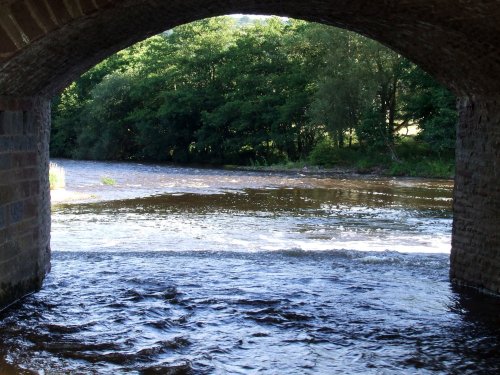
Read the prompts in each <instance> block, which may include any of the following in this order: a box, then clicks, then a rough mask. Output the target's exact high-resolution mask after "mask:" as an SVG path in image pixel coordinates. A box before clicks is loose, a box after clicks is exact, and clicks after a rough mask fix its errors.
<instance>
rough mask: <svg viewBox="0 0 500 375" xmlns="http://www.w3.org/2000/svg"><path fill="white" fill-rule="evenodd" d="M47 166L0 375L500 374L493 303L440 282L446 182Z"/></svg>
mask: <svg viewBox="0 0 500 375" xmlns="http://www.w3.org/2000/svg"><path fill="white" fill-rule="evenodd" d="M57 163H58V164H59V165H61V166H62V167H64V169H65V170H66V184H67V186H66V192H55V193H54V194H53V206H52V210H53V214H52V239H51V246H52V251H53V256H52V272H51V273H50V274H49V275H48V277H47V279H46V281H45V283H44V287H43V289H42V290H41V291H40V292H38V293H35V294H33V295H31V296H29V297H27V298H25V299H24V300H23V301H21V302H20V303H18V304H16V305H15V306H14V307H13V308H11V309H9V310H8V311H6V312H3V313H1V314H0V374H2V375H4V374H5V375H11V374H44V375H45V374H122V373H123V374H257V373H259V374H403V373H404V374H493V373H499V371H500V316H499V311H500V299H496V298H494V297H488V296H483V295H480V294H477V293H475V292H474V291H468V290H459V289H457V288H456V287H455V286H453V285H451V284H450V282H449V279H448V270H449V251H450V236H451V225H452V213H451V203H452V182H451V181H446V180H424V179H394V178H375V177H359V176H358V177H357V176H342V175H338V176H335V177H332V176H325V175H320V174H318V175H315V174H314V173H267V172H250V171H226V170H218V169H204V168H180V167H170V166H159V165H148V164H137V163H104V162H83V161H69V160H57ZM104 177H108V178H110V179H112V180H113V183H112V184H110V185H106V184H104V183H103V182H102V181H103V180H102V179H103V178H104Z"/></svg>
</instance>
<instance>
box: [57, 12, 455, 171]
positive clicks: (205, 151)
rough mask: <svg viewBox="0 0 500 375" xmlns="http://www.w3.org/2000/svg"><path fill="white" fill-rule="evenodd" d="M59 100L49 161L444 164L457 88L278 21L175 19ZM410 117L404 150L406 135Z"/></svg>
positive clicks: (377, 51)
mask: <svg viewBox="0 0 500 375" xmlns="http://www.w3.org/2000/svg"><path fill="white" fill-rule="evenodd" d="M53 107H54V111H53V113H54V118H53V125H52V141H51V153H52V156H60V157H61V156H62V157H70V158H84V159H110V160H111V159H112V160H147V161H172V162H181V163H193V162H198V163H199V162H201V163H218V164H222V163H223V164H250V163H252V164H269V163H279V162H287V161H298V160H309V161H310V162H313V163H316V164H323V165H333V164H335V163H339V162H342V161H345V160H348V159H349V158H351V159H352V158H354V159H356V158H357V159H359V156H360V155H363V157H365V158H367V157H368V158H369V159H370V160H374V158H373V155H377V158H378V160H379V161H382V162H383V161H387V162H391V161H392V162H397V163H399V164H401V163H403V161H405V162H406V161H407V160H409V159H411V158H412V157H416V156H418V157H420V158H433V159H436V158H444V159H447V160H451V159H452V155H453V148H454V138H455V137H454V133H455V123H456V112H455V105H454V98H453V96H452V95H451V94H450V93H449V92H447V91H446V90H445V89H443V88H442V87H441V86H439V84H437V83H436V82H435V81H434V80H433V79H432V78H431V77H430V76H428V75H427V74H426V73H424V72H423V71H422V70H420V69H419V68H417V67H416V66H415V65H413V64H411V63H410V62H408V61H407V60H405V59H404V58H402V57H401V56H399V55H398V54H396V53H394V52H392V51H390V50H388V49H387V48H385V47H383V46H381V45H380V44H378V43H376V42H374V41H372V40H369V39H366V38H364V37H362V36H359V35H357V34H354V33H351V32H348V31H344V30H340V29H335V28H332V27H327V26H323V25H318V24H312V23H306V22H302V21H296V20H283V19H280V18H269V19H267V20H264V21H258V22H250V23H244V24H241V23H238V22H237V21H236V20H235V19H234V18H231V17H220V18H212V19H207V20H202V21H198V22H194V23H191V24H187V25H184V26H180V27H177V28H175V29H174V30H172V31H169V32H166V33H164V34H161V35H158V36H155V37H153V38H150V39H148V40H145V41H143V42H141V43H138V44H136V45H134V46H132V47H130V48H128V49H126V50H123V51H121V52H119V53H118V54H116V55H114V56H112V57H110V58H108V59H107V60H105V61H103V62H102V63H100V64H99V65H97V66H96V67H94V68H93V69H91V70H90V71H89V72H87V73H86V74H84V75H83V76H82V77H81V78H80V79H79V80H78V81H76V82H74V83H73V84H71V85H70V86H69V87H68V88H67V89H66V90H65V91H64V92H63V93H62V94H61V95H60V96H59V97H57V98H56V99H55V100H54V105H53ZM415 126H418V129H420V132H419V133H418V135H417V136H414V137H411V147H410V146H409V145H410V143H409V142H408V139H410V138H409V137H405V136H404V135H402V134H403V133H404V132H402V130H404V129H408V128H411V127H413V128H414V127H415ZM408 148H410V150H409V151H408ZM346 150H348V151H346ZM413 151H415V153H416V154H418V155H411V154H412V153H413ZM353 155H354V156H353ZM356 155H358V156H356ZM377 158H375V159H377ZM408 158H409V159H408ZM403 159H404V160H403Z"/></svg>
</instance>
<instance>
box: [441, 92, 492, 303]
mask: <svg viewBox="0 0 500 375" xmlns="http://www.w3.org/2000/svg"><path fill="white" fill-rule="evenodd" d="M459 112H460V121H459V126H458V134H457V150H456V176H455V191H454V202H453V235H452V251H451V269H450V276H451V279H452V280H453V281H455V282H457V283H460V284H464V285H470V286H474V287H477V288H480V289H483V290H487V291H490V292H493V293H497V294H500V96H490V97H487V96H482V97H477V96H476V97H475V96H472V97H465V98H462V99H461V100H460V102H459Z"/></svg>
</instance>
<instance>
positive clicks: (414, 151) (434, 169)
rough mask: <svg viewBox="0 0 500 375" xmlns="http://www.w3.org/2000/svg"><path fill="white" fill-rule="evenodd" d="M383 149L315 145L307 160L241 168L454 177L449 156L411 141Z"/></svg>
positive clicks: (453, 162) (452, 165)
mask: <svg viewBox="0 0 500 375" xmlns="http://www.w3.org/2000/svg"><path fill="white" fill-rule="evenodd" d="M393 151H394V152H393V154H392V155H390V153H389V152H387V150H381V151H374V150H366V149H362V148H360V147H356V146H355V147H351V148H347V147H346V148H336V147H332V146H331V145H330V144H327V143H323V144H319V145H318V146H317V147H316V148H315V149H314V150H313V152H312V153H311V155H310V156H309V157H308V158H307V160H301V161H298V162H283V163H276V164H270V165H267V164H262V163H260V164H259V163H253V164H252V165H251V166H249V167H246V168H245V169H252V170H266V171H293V170H297V171H299V170H300V171H304V172H306V171H307V172H313V173H314V172H334V173H357V174H374V175H380V176H400V177H426V178H445V179H450V178H453V177H454V174H455V160H454V157H453V155H452V154H450V153H448V154H445V153H443V154H438V153H436V152H434V151H433V150H431V149H429V148H428V146H426V145H422V144H419V143H417V142H414V141H412V140H409V141H405V142H401V143H399V144H397V145H395V146H394V149H393Z"/></svg>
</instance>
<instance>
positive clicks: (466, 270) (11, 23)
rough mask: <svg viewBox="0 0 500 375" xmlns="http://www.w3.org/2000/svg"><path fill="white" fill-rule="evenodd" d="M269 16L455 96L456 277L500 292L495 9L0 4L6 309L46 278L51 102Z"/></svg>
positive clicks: (187, 0)
mask: <svg viewBox="0 0 500 375" xmlns="http://www.w3.org/2000/svg"><path fill="white" fill-rule="evenodd" d="M232 13H250V14H273V15H279V16H290V17H294V18H300V19H304V20H308V21H316V22H321V23H324V24H329V25H334V26H338V27H342V28H346V29H350V30H353V31H357V32H359V33H361V34H364V35H366V36H368V37H371V38H373V39H376V40H378V41H380V42H381V43H384V44H385V45H387V46H389V47H391V48H393V49H394V50H396V51H397V52H399V53H401V54H402V55H404V56H406V57H408V58H409V59H411V60H413V61H414V62H415V63H417V64H418V65H420V66H421V67H422V68H423V69H425V70H426V71H428V72H429V73H430V74H432V75H433V76H434V77H436V78H437V79H438V80H439V81H441V82H442V83H443V84H445V85H446V86H447V87H449V88H450V89H451V90H453V91H454V92H455V94H456V95H457V96H458V97H459V98H460V101H459V102H460V104H459V108H460V113H461V115H460V123H459V131H458V138H457V177H456V183H455V198H454V224H453V239H452V255H451V270H450V275H451V278H452V280H454V281H456V282H458V283H461V284H466V285H471V286H474V287H478V288H481V289H484V290H489V291H490V292H494V293H500V239H499V229H500V216H499V212H500V211H499V202H500V189H499V186H500V178H499V177H500V176H499V168H500V151H499V150H500V104H499V103H500V102H499V98H500V3H499V2H498V1H497V0H469V1H462V0H379V1H373V0H310V1H307V2H304V1H302V0H0V306H2V305H6V304H7V303H9V302H11V301H14V300H16V299H17V298H19V297H21V296H22V295H24V294H26V293H28V292H30V291H33V290H36V289H37V288H38V287H39V286H40V285H41V283H42V280H43V277H44V275H45V273H46V272H47V271H48V270H49V264H50V259H49V257H50V251H49V231H50V213H49V211H50V203H49V190H48V189H49V188H48V182H47V179H48V177H47V169H48V167H47V157H48V137H49V129H50V107H49V104H48V103H49V99H50V98H51V97H52V96H53V95H54V94H56V93H57V92H58V91H60V90H61V89H63V88H64V87H65V86H66V85H67V84H68V83H70V82H71V81H72V80H74V79H75V78H77V77H78V76H79V75H80V74H82V73H83V72H85V71H86V70H87V69H89V68H90V67H92V66H93V65H94V64H96V63H98V62H99V61H101V60H102V59H104V58H105V57H107V56H109V55H110V54H112V53H113V52H116V51H118V50H119V49H121V48H124V47H126V46H128V45H130V44H132V43H134V42H137V41H139V40H142V39H144V38H146V37H148V36H151V35H154V34H157V33H159V32H162V31H164V30H167V29H169V28H172V27H174V26H177V25H180V24H183V23H187V22H190V21H194V20H197V19H201V18H206V17H211V16H217V15H223V14H232Z"/></svg>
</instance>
